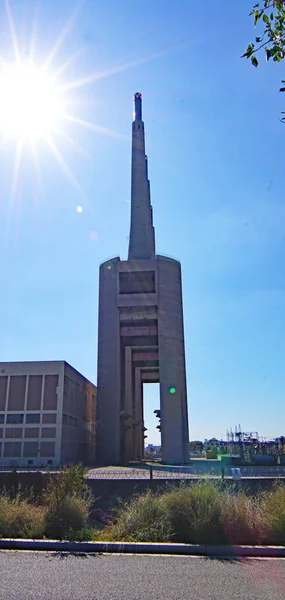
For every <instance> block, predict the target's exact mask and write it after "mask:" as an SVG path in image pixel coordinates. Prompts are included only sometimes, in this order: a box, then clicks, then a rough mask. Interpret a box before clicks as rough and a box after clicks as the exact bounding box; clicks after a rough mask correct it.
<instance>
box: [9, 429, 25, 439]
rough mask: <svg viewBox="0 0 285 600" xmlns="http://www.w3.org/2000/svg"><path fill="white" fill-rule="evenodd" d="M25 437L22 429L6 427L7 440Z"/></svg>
mask: <svg viewBox="0 0 285 600" xmlns="http://www.w3.org/2000/svg"><path fill="white" fill-rule="evenodd" d="M22 435H23V429H22V427H6V431H5V437H6V438H21V437H22Z"/></svg>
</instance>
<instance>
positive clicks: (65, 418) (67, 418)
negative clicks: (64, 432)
mask: <svg viewBox="0 0 285 600" xmlns="http://www.w3.org/2000/svg"><path fill="white" fill-rule="evenodd" d="M62 424H63V425H69V426H70V427H78V424H79V423H78V419H77V418H76V417H72V415H66V414H65V413H63V415H62Z"/></svg>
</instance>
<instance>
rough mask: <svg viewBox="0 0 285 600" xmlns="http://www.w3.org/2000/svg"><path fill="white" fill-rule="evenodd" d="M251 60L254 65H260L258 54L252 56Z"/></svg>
mask: <svg viewBox="0 0 285 600" xmlns="http://www.w3.org/2000/svg"><path fill="white" fill-rule="evenodd" d="M251 62H252V64H253V66H254V67H258V60H257V58H256V56H252V57H251Z"/></svg>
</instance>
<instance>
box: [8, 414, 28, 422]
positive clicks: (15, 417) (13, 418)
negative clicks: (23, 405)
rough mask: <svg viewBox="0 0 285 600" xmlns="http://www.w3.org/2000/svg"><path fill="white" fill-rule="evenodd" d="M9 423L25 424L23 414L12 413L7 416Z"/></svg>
mask: <svg viewBox="0 0 285 600" xmlns="http://www.w3.org/2000/svg"><path fill="white" fill-rule="evenodd" d="M7 423H9V424H11V423H24V415H23V413H10V414H8V415H7Z"/></svg>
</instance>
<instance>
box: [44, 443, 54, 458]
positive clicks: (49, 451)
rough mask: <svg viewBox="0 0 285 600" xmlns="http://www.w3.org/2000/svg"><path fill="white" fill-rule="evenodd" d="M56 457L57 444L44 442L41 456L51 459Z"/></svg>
mask: <svg viewBox="0 0 285 600" xmlns="http://www.w3.org/2000/svg"><path fill="white" fill-rule="evenodd" d="M54 455H55V443H54V442H42V443H41V450H40V456H42V457H50V456H54Z"/></svg>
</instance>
